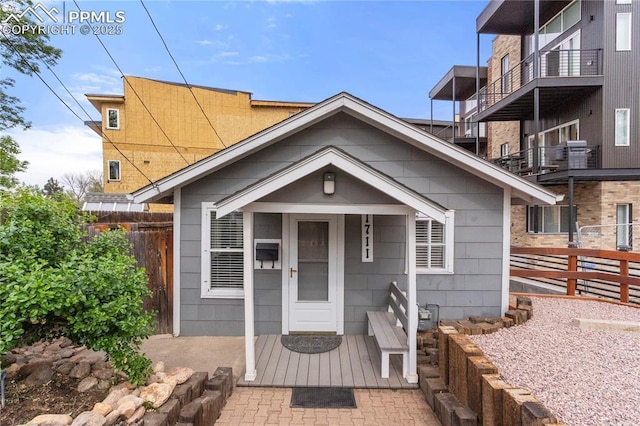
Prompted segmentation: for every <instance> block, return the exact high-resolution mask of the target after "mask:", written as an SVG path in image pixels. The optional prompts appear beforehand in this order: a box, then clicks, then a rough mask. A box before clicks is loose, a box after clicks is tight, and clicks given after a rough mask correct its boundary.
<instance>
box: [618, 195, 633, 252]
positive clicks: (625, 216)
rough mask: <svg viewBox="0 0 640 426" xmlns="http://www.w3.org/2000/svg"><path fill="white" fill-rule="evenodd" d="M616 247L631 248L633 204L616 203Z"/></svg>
mask: <svg viewBox="0 0 640 426" xmlns="http://www.w3.org/2000/svg"><path fill="white" fill-rule="evenodd" d="M616 225H617V226H616V248H621V247H622V248H631V247H632V238H631V236H632V233H631V204H617V205H616Z"/></svg>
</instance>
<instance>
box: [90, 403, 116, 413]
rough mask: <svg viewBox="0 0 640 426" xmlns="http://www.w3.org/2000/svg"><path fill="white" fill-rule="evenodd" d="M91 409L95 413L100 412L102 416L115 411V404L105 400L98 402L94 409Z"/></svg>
mask: <svg viewBox="0 0 640 426" xmlns="http://www.w3.org/2000/svg"><path fill="white" fill-rule="evenodd" d="M91 411H93V412H94V413H98V414H100V415H101V416H107V414H109V413H110V412H112V411H113V406H112V405H109V404H105V403H103V402H97V403H96V404H95V405H94V406H93V410H91Z"/></svg>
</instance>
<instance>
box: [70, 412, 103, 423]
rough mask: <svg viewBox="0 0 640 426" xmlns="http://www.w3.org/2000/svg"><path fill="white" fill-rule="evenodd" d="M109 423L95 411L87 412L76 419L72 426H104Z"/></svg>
mask: <svg viewBox="0 0 640 426" xmlns="http://www.w3.org/2000/svg"><path fill="white" fill-rule="evenodd" d="M106 422H107V419H105V418H104V417H103V416H101V415H100V414H98V413H94V412H93V411H85V412H84V413H80V415H79V416H78V417H76V418H75V420H74V421H73V423H71V426H104V424H105V423H106Z"/></svg>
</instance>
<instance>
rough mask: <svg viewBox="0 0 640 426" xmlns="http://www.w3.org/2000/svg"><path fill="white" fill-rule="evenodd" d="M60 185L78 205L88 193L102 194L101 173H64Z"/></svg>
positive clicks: (95, 171)
mask: <svg viewBox="0 0 640 426" xmlns="http://www.w3.org/2000/svg"><path fill="white" fill-rule="evenodd" d="M62 183H63V184H64V185H65V186H66V187H67V188H69V189H68V193H69V195H70V196H71V197H73V198H74V199H75V200H76V203H78V205H80V203H82V201H83V200H84V197H85V195H87V193H89V192H104V189H103V187H102V173H100V172H99V171H97V170H92V171H88V172H84V173H65V174H64V175H62Z"/></svg>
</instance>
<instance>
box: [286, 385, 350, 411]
mask: <svg viewBox="0 0 640 426" xmlns="http://www.w3.org/2000/svg"><path fill="white" fill-rule="evenodd" d="M290 407H292V408H357V406H356V397H355V395H354V394H353V389H351V388H293V390H292V392H291V404H290Z"/></svg>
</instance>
